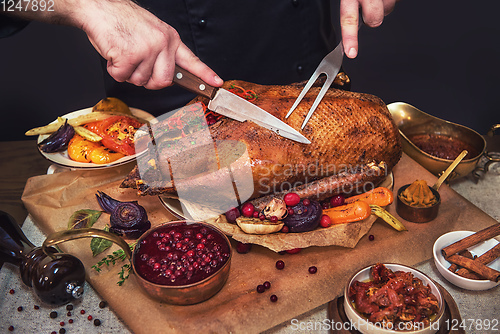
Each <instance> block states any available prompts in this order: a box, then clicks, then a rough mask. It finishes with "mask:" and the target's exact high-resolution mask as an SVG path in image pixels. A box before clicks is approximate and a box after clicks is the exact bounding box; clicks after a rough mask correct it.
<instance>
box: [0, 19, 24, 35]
mask: <svg viewBox="0 0 500 334" xmlns="http://www.w3.org/2000/svg"><path fill="white" fill-rule="evenodd" d="M28 23H29V21H26V20H22V19H18V18H16V17H11V16H7V15H5V14H1V13H0V38H3V37H9V36H11V35H14V34H15V33H17V32H18V31H20V30H22V29H24V27H26V26H27V25H28Z"/></svg>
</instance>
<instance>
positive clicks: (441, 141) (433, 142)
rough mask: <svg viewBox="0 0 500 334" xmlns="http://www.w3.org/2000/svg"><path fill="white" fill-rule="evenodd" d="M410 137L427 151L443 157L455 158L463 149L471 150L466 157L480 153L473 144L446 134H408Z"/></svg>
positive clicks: (472, 156)
mask: <svg viewBox="0 0 500 334" xmlns="http://www.w3.org/2000/svg"><path fill="white" fill-rule="evenodd" d="M408 139H409V140H410V141H411V142H412V143H413V144H415V146H417V147H418V148H419V149H421V150H422V151H424V152H425V153H427V154H430V155H432V156H434V157H437V158H441V159H447V160H455V159H456V157H458V156H459V154H460V153H462V151H463V150H467V151H468V152H469V153H468V154H467V155H466V156H465V159H472V158H474V157H475V156H477V155H479V153H480V152H478V151H477V150H476V149H475V148H474V147H472V145H470V144H467V143H465V142H463V141H461V140H460V139H458V138H453V137H449V136H445V135H439V134H434V133H431V134H418V135H412V136H408Z"/></svg>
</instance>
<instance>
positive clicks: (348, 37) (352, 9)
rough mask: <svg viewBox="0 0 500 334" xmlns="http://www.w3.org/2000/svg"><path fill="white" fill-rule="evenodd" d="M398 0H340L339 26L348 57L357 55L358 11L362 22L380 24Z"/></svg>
mask: <svg viewBox="0 0 500 334" xmlns="http://www.w3.org/2000/svg"><path fill="white" fill-rule="evenodd" d="M397 1H398V0H341V1H340V27H341V30H342V42H343V44H344V50H345V54H346V55H347V57H349V58H356V56H357V55H358V29H359V26H360V17H359V12H360V8H361V14H362V16H363V22H364V23H365V24H366V25H367V26H369V27H372V28H375V27H378V26H379V25H381V24H382V21H383V20H384V16H386V15H388V14H389V13H390V12H392V10H393V9H394V6H395V5H396V2H397Z"/></svg>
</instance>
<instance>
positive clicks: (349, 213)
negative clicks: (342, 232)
mask: <svg viewBox="0 0 500 334" xmlns="http://www.w3.org/2000/svg"><path fill="white" fill-rule="evenodd" d="M371 212H372V211H371V208H370V205H369V204H367V203H365V202H363V201H355V202H353V203H349V204H344V205H341V206H337V207H334V208H330V209H326V210H323V214H324V215H327V216H328V217H330V219H331V220H332V224H345V223H352V222H357V221H360V220H363V219H366V218H368V217H369V216H370V215H371Z"/></svg>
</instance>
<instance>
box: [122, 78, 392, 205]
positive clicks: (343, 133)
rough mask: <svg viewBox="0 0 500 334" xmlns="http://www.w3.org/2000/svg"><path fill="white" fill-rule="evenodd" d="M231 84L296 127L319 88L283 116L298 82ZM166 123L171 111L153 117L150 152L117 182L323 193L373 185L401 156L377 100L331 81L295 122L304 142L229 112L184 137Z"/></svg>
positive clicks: (205, 192)
mask: <svg viewBox="0 0 500 334" xmlns="http://www.w3.org/2000/svg"><path fill="white" fill-rule="evenodd" d="M232 85H238V86H241V87H244V88H245V89H249V90H250V89H251V90H253V91H254V92H255V93H256V95H257V99H256V100H255V101H254V102H253V103H255V104H256V105H258V106H259V107H261V108H263V109H264V110H266V111H268V112H269V113H271V114H273V115H274V116H276V117H278V118H279V119H281V120H283V121H285V122H286V123H287V124H289V125H290V126H292V127H293V128H295V129H300V126H301V125H302V122H303V120H304V118H305V116H306V114H307V111H308V110H309V108H310V106H311V104H312V103H313V101H314V99H315V97H316V96H317V94H318V91H319V87H318V88H312V89H311V90H310V91H309V93H308V94H307V95H306V96H305V98H304V100H303V101H302V102H301V104H300V105H299V106H298V108H297V110H295V111H294V113H293V114H292V115H291V116H290V117H289V118H288V119H285V115H286V113H287V111H288V110H289V108H290V107H291V105H292V104H293V102H294V101H295V99H296V97H297V96H298V95H299V93H300V91H301V89H302V86H300V85H290V86H262V85H257V84H252V83H247V82H241V81H231V82H226V83H225V88H230V87H231V86H232ZM200 101H201V102H207V101H204V100H203V99H202V98H199V99H197V100H195V101H193V102H200ZM183 116H186V111H185V110H182V109H181V110H180V111H179V112H177V114H176V115H174V116H173V117H174V118H175V117H176V118H179V117H180V118H182V117H183ZM170 123H171V117H170V118H167V119H165V120H163V121H160V122H159V123H158V124H156V125H154V128H153V129H152V131H151V132H152V133H154V134H155V135H154V136H153V137H154V139H153V140H152V142H151V143H149V144H150V145H151V146H152V149H151V150H149V156H146V157H145V158H142V159H140V160H139V161H138V166H137V167H135V168H134V170H133V171H132V172H131V173H130V175H129V176H128V177H127V178H126V180H124V182H123V183H122V187H132V188H137V189H138V193H139V194H140V195H158V194H171V195H174V196H175V195H179V194H178V193H179V191H181V192H182V193H183V194H185V193H189V192H191V193H195V194H196V197H197V199H193V200H195V201H204V200H206V199H207V198H208V199H214V198H215V197H217V199H216V200H222V199H221V198H223V197H231V198H233V199H234V198H235V197H236V201H237V202H244V201H247V200H251V199H257V198H261V197H263V196H265V195H269V194H279V193H280V192H286V191H289V190H290V189H291V188H294V189H296V190H297V191H298V192H299V194H301V196H304V197H305V196H317V197H318V198H320V199H322V198H326V197H327V196H331V195H333V194H336V193H341V192H351V191H353V190H354V191H355V190H366V189H362V188H363V187H366V186H368V185H376V184H377V183H379V182H380V181H381V180H383V179H384V178H385V177H386V176H387V174H388V173H389V172H390V171H391V169H392V168H393V167H394V166H395V164H396V163H397V162H398V160H399V159H400V157H401V144H400V139H399V135H398V129H397V127H396V125H395V124H394V122H393V120H392V118H391V115H390V113H389V111H388V110H387V107H386V105H385V104H384V102H383V101H382V100H380V99H379V98H377V97H375V96H373V95H368V94H362V93H353V92H348V91H343V90H337V89H330V90H329V91H328V92H327V94H326V95H325V97H324V98H323V100H322V102H321V103H320V105H319V106H318V108H317V109H316V111H315V112H314V114H313V116H312V118H311V119H310V120H309V122H308V123H307V125H306V127H305V128H304V129H303V130H302V134H303V135H305V136H306V137H307V138H308V139H309V140H310V141H311V144H309V145H307V144H301V143H298V142H295V141H292V140H289V139H286V138H283V137H281V136H279V135H276V134H275V133H274V132H271V131H269V130H267V129H265V128H262V127H260V126H258V125H256V124H254V123H252V122H249V121H247V122H238V121H235V120H232V119H228V118H222V119H220V120H219V121H217V122H216V123H215V124H212V125H210V127H209V128H208V129H207V131H195V132H194V133H192V134H188V135H186V133H185V132H186V131H184V133H183V136H184V137H182V138H180V139H179V138H175V139H172V137H175V136H172V135H169V131H163V130H164V129H167V125H169V124H170ZM160 132H161V133H163V134H162V135H159V133H160ZM207 134H208V136H207ZM174 144H175V145H174ZM172 181H173V182H172ZM226 186H227V187H226ZM181 188H182V190H181ZM215 188H225V189H226V190H227V189H229V190H227V191H222V192H219V191H216V190H214V189H215ZM214 191H215V192H214ZM233 204H234V203H233ZM257 204H258V203H257Z"/></svg>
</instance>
